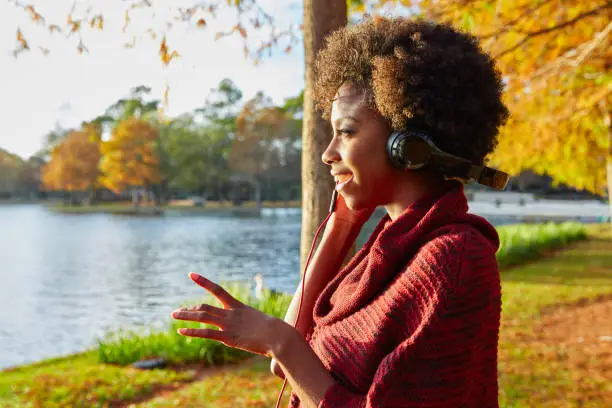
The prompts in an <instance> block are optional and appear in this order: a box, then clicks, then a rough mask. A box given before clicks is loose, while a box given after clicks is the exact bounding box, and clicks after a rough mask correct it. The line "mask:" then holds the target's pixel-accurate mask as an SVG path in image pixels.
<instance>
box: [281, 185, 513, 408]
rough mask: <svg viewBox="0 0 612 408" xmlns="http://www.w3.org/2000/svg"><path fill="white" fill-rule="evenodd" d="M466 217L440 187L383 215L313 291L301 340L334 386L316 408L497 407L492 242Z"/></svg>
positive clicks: (492, 236) (451, 190)
mask: <svg viewBox="0 0 612 408" xmlns="http://www.w3.org/2000/svg"><path fill="white" fill-rule="evenodd" d="M467 211H468V205H467V200H466V198H465V194H464V192H463V185H461V184H459V183H456V182H449V184H448V189H447V190H446V191H445V192H444V194H442V195H441V196H427V197H424V198H423V199H421V200H419V201H417V202H416V203H414V204H413V205H412V206H410V207H409V208H408V209H406V210H405V211H404V212H403V213H402V214H401V216H399V217H398V218H397V219H396V220H395V221H391V219H390V218H389V216H388V215H386V216H385V217H383V219H382V220H381V221H380V223H379V224H378V226H377V227H376V229H375V230H374V232H373V233H372V235H371V236H370V238H369V240H368V242H367V243H366V244H365V245H364V246H363V248H362V249H361V250H360V251H359V252H358V253H357V254H356V255H355V256H354V257H353V259H352V260H351V261H350V262H349V263H348V264H347V265H346V266H345V267H344V268H343V269H342V270H341V271H340V272H339V274H338V275H337V276H336V277H335V278H334V279H333V280H332V281H331V282H330V283H329V284H328V285H327V287H326V288H325V289H324V290H323V292H322V293H321V295H320V296H319V298H318V299H317V302H316V304H315V308H314V310H313V318H314V328H313V330H312V331H311V332H310V333H309V335H308V336H307V339H308V340H309V343H310V346H311V347H312V349H313V350H314V352H315V353H316V354H317V355H318V356H319V358H320V360H321V361H322V363H323V365H324V366H325V368H326V369H327V370H328V371H329V372H330V373H331V375H332V376H333V377H334V378H335V379H336V381H337V384H336V385H334V386H332V387H330V388H329V390H328V391H327V392H326V394H325V396H324V398H323V400H322V401H321V402H320V404H319V407H321V408H332V407H333V408H336V407H347V408H352V407H364V408H365V407H367V408H370V407H371V408H375V407H428V408H433V407H454V408H455V407H474V408H476V407H477V408H487V407H498V400H497V343H498V335H499V323H500V310H501V288H500V279H499V271H498V266H497V261H496V259H495V252H496V251H497V249H498V247H499V238H498V235H497V232H496V231H495V229H494V228H493V227H492V226H491V225H490V224H489V223H488V222H487V221H486V220H485V219H483V218H481V217H478V216H475V215H472V214H468V213H467ZM289 406H290V407H299V406H300V401H299V398H298V397H297V395H296V394H292V396H291V402H290V405H289Z"/></svg>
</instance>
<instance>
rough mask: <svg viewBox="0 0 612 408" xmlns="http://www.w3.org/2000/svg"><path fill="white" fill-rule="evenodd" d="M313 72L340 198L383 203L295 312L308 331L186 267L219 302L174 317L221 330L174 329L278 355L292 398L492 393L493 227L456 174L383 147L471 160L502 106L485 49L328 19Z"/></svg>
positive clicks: (335, 402) (374, 401)
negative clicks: (358, 244) (306, 304)
mask: <svg viewBox="0 0 612 408" xmlns="http://www.w3.org/2000/svg"><path fill="white" fill-rule="evenodd" d="M316 71H317V74H316V81H317V82H316V89H315V90H314V91H315V96H316V101H317V104H318V106H319V108H320V109H321V110H322V112H323V114H324V117H325V118H327V119H329V120H330V121H331V124H332V127H333V135H330V139H329V145H328V146H327V149H326V150H325V152H324V153H323V157H322V159H323V162H324V163H325V164H326V165H328V166H329V167H330V169H331V172H332V174H333V175H334V178H335V180H336V183H337V185H336V190H337V191H339V194H340V198H339V201H340V204H342V205H346V206H347V207H348V209H350V210H351V211H354V212H355V213H359V212H360V211H366V212H367V211H371V210H372V209H373V208H375V207H377V206H383V207H384V208H385V209H386V211H387V214H386V215H385V216H384V217H383V218H382V220H381V221H380V222H379V224H378V226H377V227H376V229H375V230H374V232H373V233H372V234H371V236H370V238H369V240H368V241H367V242H366V244H365V245H364V247H363V248H362V249H361V250H360V251H359V252H358V253H357V254H356V255H355V256H354V257H353V259H352V260H351V261H350V262H349V263H348V264H347V265H346V266H345V267H344V268H342V269H341V270H340V271H338V272H337V273H336V274H335V276H334V277H333V279H332V280H331V282H329V283H328V284H326V286H325V288H324V290H323V291H322V292H321V293H320V294H318V299H317V301H316V304H315V305H314V309H312V310H310V311H309V310H307V311H306V313H307V314H309V313H310V314H311V315H312V320H313V326H312V330H310V331H309V332H308V333H307V335H306V339H304V337H303V336H302V334H300V333H299V332H298V331H297V330H296V329H295V328H294V327H293V326H291V325H289V324H287V323H285V322H284V321H281V320H280V319H276V318H273V317H270V316H267V315H265V314H263V313H261V312H259V311H257V310H255V309H252V308H249V307H246V306H244V305H242V304H241V303H240V302H238V301H236V300H234V299H233V298H232V297H231V296H230V295H228V294H227V293H225V292H224V291H223V289H221V288H220V287H218V286H217V285H215V284H214V283H212V282H210V281H208V280H206V279H205V278H203V277H200V276H199V275H195V274H194V275H192V279H193V280H194V281H196V282H197V283H198V284H200V285H201V286H203V287H204V288H206V289H208V290H210V291H212V292H213V293H214V294H215V296H217V297H218V298H219V299H221V301H222V302H223V303H224V306H225V308H224V309H219V308H213V307H211V306H209V305H199V306H195V307H192V308H187V309H181V310H179V311H176V312H175V313H174V317H176V318H179V319H184V320H195V321H201V322H206V323H211V324H214V325H217V326H219V327H220V328H221V331H216V330H210V329H181V333H182V334H184V335H188V336H196V337H205V338H212V339H217V340H219V341H222V342H224V343H225V344H228V345H230V346H232V347H237V348H241V349H245V350H249V351H251V352H254V353H259V354H264V355H267V356H269V357H273V358H274V359H275V360H276V361H277V362H278V364H279V366H280V367H279V368H280V370H278V371H277V372H278V373H279V374H281V375H284V376H286V378H287V379H288V381H289V383H290V385H291V388H292V390H293V394H292V398H291V406H292V407H298V406H299V407H348V408H352V407H362V408H366V407H367V408H375V407H428V408H433V407H448V408H455V407H472V408H490V407H498V384H497V345H498V334H499V324H500V310H501V289H500V277H499V271H498V265H497V261H496V258H495V252H496V251H497V249H498V246H499V238H498V235H497V233H496V230H495V229H494V228H493V227H492V226H491V225H490V224H489V223H488V222H487V221H486V220H485V219H483V218H481V217H478V216H475V215H470V214H468V213H467V211H468V205H467V200H466V197H465V194H464V189H463V183H462V181H464V180H463V179H462V178H461V177H455V176H456V175H453V174H447V173H445V172H446V169H447V168H445V170H444V172H443V171H442V170H441V169H442V167H439V166H437V165H433V164H431V163H429V162H427V165H425V166H423V167H420V168H418V166H413V167H409V166H408V164H404V165H403V167H402V168H400V167H398V163H396V160H395V159H397V157H396V156H394V154H391V153H390V151H391V152H393V151H394V150H393V149H391V150H388V148H387V147H388V143H389V140H390V138H391V137H394V135H397V132H398V131H399V132H402V134H408V135H412V136H410V137H411V138H413V139H418V140H420V141H421V142H422V143H424V144H418V143H417V144H416V145H415V146H421V147H424V148H425V147H427V146H430V147H431V145H435V146H437V148H439V149H440V150H441V151H443V152H445V153H447V154H450V155H453V156H459V157H462V158H464V159H467V160H469V161H471V162H472V163H475V164H478V165H482V164H483V163H484V159H485V156H487V155H488V154H489V153H491V152H492V151H493V149H494V148H495V146H496V144H497V136H498V129H499V128H500V126H502V124H503V123H504V122H505V121H506V119H507V117H508V111H507V109H506V107H505V106H504V104H503V103H502V89H503V84H502V80H501V77H500V74H499V72H498V71H497V70H496V68H495V66H494V62H493V61H492V60H491V58H490V57H489V56H487V55H486V54H485V53H484V52H483V51H482V50H481V49H480V47H479V45H478V42H477V40H476V39H475V38H474V37H472V36H470V35H468V34H465V33H462V32H459V31H457V30H456V29H454V28H452V27H450V26H447V25H443V24H435V23H431V22H425V21H416V20H410V19H405V18H375V19H370V20H367V21H365V22H362V23H360V24H357V25H353V26H349V27H346V28H342V29H340V30H338V31H336V32H334V33H333V34H332V35H331V36H330V37H329V38H328V40H327V42H326V45H325V48H324V49H323V50H322V51H321V52H320V53H319V55H318V57H317V60H316ZM419 143H420V142H419ZM425 144H427V146H425ZM407 153H408V154H415V153H419V152H415V151H409V152H407ZM432 163H433V162H432ZM413 164H414V163H413ZM460 167H461V166H459V167H456V168H455V167H452V166H451V167H449V168H448V169H450V170H452V169H455V170H456V169H458V168H460ZM487 174H489V173H487ZM479 177H480V176H479ZM487 177H489V176H486V177H485V178H487ZM459 180H461V181H459ZM489 181H490V180H489ZM504 185H505V184H504ZM370 214H371V212H370ZM316 272H317V271H316V270H315V271H314V273H316Z"/></svg>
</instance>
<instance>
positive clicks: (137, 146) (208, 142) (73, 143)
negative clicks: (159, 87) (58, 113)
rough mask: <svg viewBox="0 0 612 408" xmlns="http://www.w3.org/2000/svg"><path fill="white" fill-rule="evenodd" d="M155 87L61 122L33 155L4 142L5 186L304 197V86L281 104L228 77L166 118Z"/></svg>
mask: <svg viewBox="0 0 612 408" xmlns="http://www.w3.org/2000/svg"><path fill="white" fill-rule="evenodd" d="M149 94H150V89H149V88H147V87H145V86H139V87H136V88H133V89H132V90H131V93H130V95H129V96H128V97H126V98H122V99H120V100H118V101H117V102H115V103H114V104H112V105H111V106H109V107H108V108H107V109H106V110H105V112H103V113H101V114H100V115H99V116H97V117H95V118H93V119H92V120H90V121H86V122H83V123H82V124H81V126H80V127H79V128H77V129H65V130H64V129H55V130H53V131H50V132H49V133H48V134H47V135H46V136H45V139H46V142H45V147H44V149H43V150H42V151H40V152H39V153H37V154H36V155H35V156H34V157H32V158H30V159H29V160H27V161H24V160H22V159H21V158H19V157H18V156H16V155H11V154H10V153H8V152H5V151H2V150H0V194H1V195H3V196H4V197H10V196H13V197H14V196H19V197H24V196H28V197H30V196H33V195H36V196H38V195H40V193H42V194H43V195H52V196H60V197H65V199H66V200H67V202H71V203H83V202H85V203H90V204H92V203H96V202H99V201H100V200H116V199H125V198H131V199H132V200H133V202H134V204H135V205H138V203H139V202H140V200H141V198H142V196H143V195H145V196H150V197H153V198H154V201H155V203H156V204H158V205H159V204H162V203H164V202H167V200H168V199H169V198H171V197H179V198H180V197H186V196H190V195H197V196H202V197H205V198H207V199H210V200H233V201H234V202H235V203H240V202H241V201H243V200H246V199H256V200H257V201H258V202H261V200H274V201H281V200H285V201H287V200H299V199H300V195H301V194H300V189H301V184H300V182H301V154H302V152H301V132H302V105H303V93H302V94H300V95H298V96H296V97H295V98H290V99H287V100H286V101H285V102H284V103H283V104H282V105H281V106H277V105H275V104H274V103H273V102H272V100H271V99H270V98H269V97H267V96H266V95H264V94H263V93H261V92H260V93H258V94H257V95H255V96H254V97H253V98H252V99H250V100H248V101H243V100H242V92H241V90H240V89H238V88H237V87H236V85H235V84H234V83H233V82H232V81H231V80H228V79H225V80H223V81H221V83H220V84H219V85H218V87H217V88H215V89H213V90H212V91H211V93H210V94H209V97H208V98H207V100H206V101H205V103H204V105H203V106H202V107H200V108H198V109H196V110H194V111H193V112H190V113H186V114H183V115H181V116H179V117H176V118H174V119H169V118H167V117H165V116H164V115H163V112H162V111H161V110H160V101H159V100H154V99H153V100H151V99H149V98H148V97H149Z"/></svg>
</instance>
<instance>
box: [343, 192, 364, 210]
mask: <svg viewBox="0 0 612 408" xmlns="http://www.w3.org/2000/svg"><path fill="white" fill-rule="evenodd" d="M342 198H344V202H345V203H346V206H347V207H348V209H349V210H351V211H359V210H363V209H365V208H367V206H366V203H365V202H363V200H359V199H358V198H357V197H355V196H354V195H352V194H342Z"/></svg>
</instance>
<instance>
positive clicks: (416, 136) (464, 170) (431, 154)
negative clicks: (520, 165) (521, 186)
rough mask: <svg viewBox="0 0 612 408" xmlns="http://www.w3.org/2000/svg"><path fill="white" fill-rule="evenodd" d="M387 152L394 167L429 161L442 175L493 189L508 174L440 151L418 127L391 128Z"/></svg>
mask: <svg viewBox="0 0 612 408" xmlns="http://www.w3.org/2000/svg"><path fill="white" fill-rule="evenodd" d="M387 154H388V156H389V159H390V160H391V163H392V164H393V165H394V166H395V167H397V168H401V169H403V170H405V171H409V170H419V169H421V168H423V167H425V166H426V165H431V166H433V167H435V168H436V169H437V170H438V171H440V172H441V173H442V175H443V176H444V177H445V178H446V179H457V180H459V181H462V182H464V183H465V182H467V181H469V180H470V179H471V180H474V181H476V182H477V183H479V184H482V185H485V186H488V187H492V188H494V189H497V190H504V189H505V188H506V185H507V184H508V181H509V180H510V175H509V174H507V173H504V172H503V171H500V170H497V169H494V168H492V167H487V166H484V165H478V164H474V163H472V162H471V161H469V160H467V159H464V158H462V157H459V156H455V155H452V154H449V153H446V152H443V151H442V150H440V149H439V148H438V147H437V146H436V145H435V144H434V143H433V141H432V140H431V138H430V137H429V136H428V135H427V133H426V132H424V131H422V130H419V129H412V130H406V131H394V132H392V133H391V135H389V138H388V139H387Z"/></svg>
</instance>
